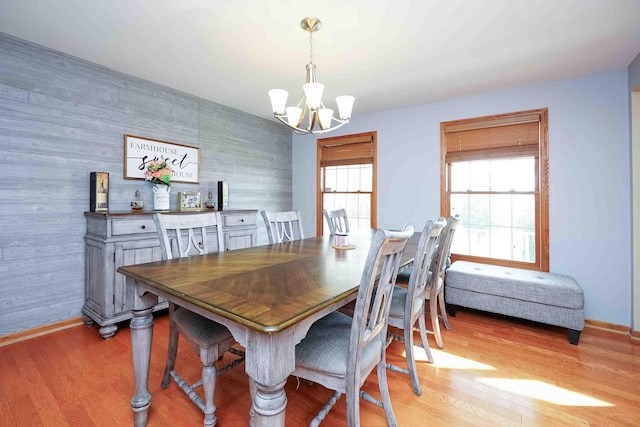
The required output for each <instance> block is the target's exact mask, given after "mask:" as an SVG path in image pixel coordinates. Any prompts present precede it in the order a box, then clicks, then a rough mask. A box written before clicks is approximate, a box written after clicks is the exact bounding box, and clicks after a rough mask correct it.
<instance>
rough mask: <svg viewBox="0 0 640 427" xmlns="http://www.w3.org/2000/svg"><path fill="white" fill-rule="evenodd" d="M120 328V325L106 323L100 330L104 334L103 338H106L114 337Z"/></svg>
mask: <svg viewBox="0 0 640 427" xmlns="http://www.w3.org/2000/svg"><path fill="white" fill-rule="evenodd" d="M117 330H118V325H104V326H103V327H102V328H100V330H99V331H98V332H100V335H102V338H104V339H105V340H107V339H109V338H111V337H113V336H114V335H115V334H116V331H117Z"/></svg>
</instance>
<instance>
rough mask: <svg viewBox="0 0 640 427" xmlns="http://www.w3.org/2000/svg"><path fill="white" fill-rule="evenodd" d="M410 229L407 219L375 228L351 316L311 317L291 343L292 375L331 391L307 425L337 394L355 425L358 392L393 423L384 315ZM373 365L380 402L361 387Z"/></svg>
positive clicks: (315, 421) (354, 426) (325, 410)
mask: <svg viewBox="0 0 640 427" xmlns="http://www.w3.org/2000/svg"><path fill="white" fill-rule="evenodd" d="M413 232H414V229H413V226H411V225H407V226H405V227H404V229H403V230H402V231H395V232H392V231H387V230H377V231H376V232H375V234H374V237H373V241H372V243H371V247H370V249H369V253H368V256H367V261H366V264H365V267H364V270H363V272H362V277H361V280H360V287H359V289H358V296H357V298H356V307H355V311H354V316H353V318H351V317H349V316H347V315H345V314H342V313H340V312H337V311H336V312H333V313H331V314H329V315H327V316H325V317H323V318H321V319H319V320H318V321H316V322H315V323H314V324H313V325H312V326H311V328H310V329H309V331H308V332H307V335H306V337H305V338H304V339H303V340H302V341H300V343H299V344H298V345H297V346H296V367H295V370H294V371H293V375H295V376H297V377H300V378H303V379H306V380H308V381H312V382H314V383H318V384H321V385H323V386H324V387H327V388H329V389H331V390H334V391H335V393H334V394H333V396H332V397H331V398H330V399H329V401H328V402H327V403H326V404H325V405H324V407H323V408H322V409H321V410H320V412H319V413H318V415H316V417H315V418H314V419H313V421H312V422H311V425H312V426H316V425H318V424H319V423H320V422H321V421H322V420H323V419H324V417H325V416H326V414H327V413H328V412H329V410H331V408H332V407H333V405H335V403H336V402H337V400H338V399H339V398H340V396H341V395H342V394H346V399H347V424H348V426H349V427H357V426H360V402H359V397H363V398H364V399H365V400H367V401H369V402H373V403H375V404H376V405H378V406H381V407H382V408H383V409H384V413H385V416H386V418H387V423H388V424H389V425H391V426H396V425H397V422H396V419H395V415H394V413H393V408H392V407H391V399H390V397H389V389H388V384H387V374H386V357H385V353H386V348H387V345H386V341H387V320H388V316H389V308H390V306H391V298H392V294H393V287H394V285H395V280H396V276H397V273H398V267H399V265H400V261H401V258H402V253H403V251H404V248H405V246H406V244H407V239H409V238H410V237H411V236H412V235H413ZM374 289H375V292H374ZM376 367H377V374H378V387H379V390H380V395H381V397H382V402H381V403H380V402H378V401H377V400H376V399H374V398H373V397H372V396H370V395H368V394H366V393H364V392H363V391H361V390H360V388H361V387H362V384H364V382H365V380H366V379H367V377H368V376H369V374H370V373H371V371H373V369H374V368H376Z"/></svg>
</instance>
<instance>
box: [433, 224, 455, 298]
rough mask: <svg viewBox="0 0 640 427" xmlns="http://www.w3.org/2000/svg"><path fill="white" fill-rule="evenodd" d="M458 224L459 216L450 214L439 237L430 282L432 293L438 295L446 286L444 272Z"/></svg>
mask: <svg viewBox="0 0 640 427" xmlns="http://www.w3.org/2000/svg"><path fill="white" fill-rule="evenodd" d="M458 224H460V217H459V216H450V217H449V218H447V225H446V226H445V227H444V229H443V230H442V233H440V237H439V238H438V248H437V251H436V256H435V257H434V258H433V261H432V263H431V268H430V271H431V272H432V273H433V274H432V275H431V283H430V286H431V291H430V293H431V295H437V294H438V293H439V292H440V291H441V290H442V287H443V286H444V274H445V270H446V269H447V261H448V259H449V255H450V253H451V243H452V242H453V236H454V235H455V232H456V229H457V227H458Z"/></svg>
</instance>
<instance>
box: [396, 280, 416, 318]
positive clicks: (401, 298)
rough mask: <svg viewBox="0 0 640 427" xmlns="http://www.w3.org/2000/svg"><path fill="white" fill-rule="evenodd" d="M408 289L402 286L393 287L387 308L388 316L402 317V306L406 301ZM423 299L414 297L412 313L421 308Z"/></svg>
mask: <svg viewBox="0 0 640 427" xmlns="http://www.w3.org/2000/svg"><path fill="white" fill-rule="evenodd" d="M408 293H409V292H408V289H407V288H405V287H402V286H395V287H394V288H393V297H392V298H391V309H389V318H390V319H391V318H395V319H404V306H405V304H406V303H407V294H408ZM423 304H424V300H423V299H420V298H416V300H415V301H414V303H413V313H415V312H416V311H417V310H421V309H422V306H423Z"/></svg>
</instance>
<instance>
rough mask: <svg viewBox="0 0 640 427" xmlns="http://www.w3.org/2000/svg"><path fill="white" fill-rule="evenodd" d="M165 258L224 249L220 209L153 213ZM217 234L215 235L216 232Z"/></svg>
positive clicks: (202, 253)
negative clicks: (184, 212) (192, 212)
mask: <svg viewBox="0 0 640 427" xmlns="http://www.w3.org/2000/svg"><path fill="white" fill-rule="evenodd" d="M153 220H154V222H155V223H156V228H157V229H158V235H159V237H160V247H161V248H162V258H163V259H166V260H170V259H173V258H182V257H186V256H190V255H204V254H206V253H211V252H220V251H223V250H224V240H223V237H222V219H221V216H220V212H206V213H199V214H160V213H157V214H154V215H153ZM214 234H215V236H214Z"/></svg>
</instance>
